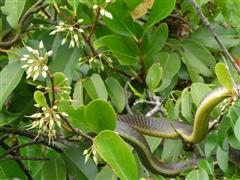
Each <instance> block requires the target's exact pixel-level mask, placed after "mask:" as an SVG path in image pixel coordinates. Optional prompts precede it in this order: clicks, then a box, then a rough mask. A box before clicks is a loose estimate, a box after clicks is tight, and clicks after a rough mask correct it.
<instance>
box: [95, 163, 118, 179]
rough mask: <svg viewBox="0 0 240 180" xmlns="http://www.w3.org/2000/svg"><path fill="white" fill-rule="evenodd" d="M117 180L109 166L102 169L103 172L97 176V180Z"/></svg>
mask: <svg viewBox="0 0 240 180" xmlns="http://www.w3.org/2000/svg"><path fill="white" fill-rule="evenodd" d="M105 179H107V180H117V179H118V178H117V176H116V175H115V173H114V172H113V170H112V168H111V167H110V166H109V165H106V166H105V167H103V168H102V169H101V171H100V172H99V173H98V174H97V176H96V178H95V180H105Z"/></svg>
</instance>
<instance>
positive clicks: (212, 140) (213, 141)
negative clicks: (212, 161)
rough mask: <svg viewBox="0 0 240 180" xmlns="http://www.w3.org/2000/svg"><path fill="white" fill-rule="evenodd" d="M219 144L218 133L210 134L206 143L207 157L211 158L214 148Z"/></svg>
mask: <svg viewBox="0 0 240 180" xmlns="http://www.w3.org/2000/svg"><path fill="white" fill-rule="evenodd" d="M217 145H218V137H217V135H216V134H210V135H209V136H208V138H207V141H206V144H205V148H204V151H205V154H206V157H207V158H209V157H210V156H211V154H212V152H213V150H214V149H216V147H217Z"/></svg>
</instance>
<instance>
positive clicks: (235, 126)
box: [234, 117, 240, 141]
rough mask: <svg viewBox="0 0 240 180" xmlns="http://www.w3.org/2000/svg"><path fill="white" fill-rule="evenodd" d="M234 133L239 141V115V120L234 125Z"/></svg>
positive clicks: (239, 118)
mask: <svg viewBox="0 0 240 180" xmlns="http://www.w3.org/2000/svg"><path fill="white" fill-rule="evenodd" d="M234 134H235V136H236V138H237V139H238V141H240V117H238V119H237V122H236V123H235V125H234Z"/></svg>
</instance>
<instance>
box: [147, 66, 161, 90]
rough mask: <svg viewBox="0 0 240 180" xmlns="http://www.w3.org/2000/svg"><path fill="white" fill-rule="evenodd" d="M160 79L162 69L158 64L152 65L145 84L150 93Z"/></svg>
mask: <svg viewBox="0 0 240 180" xmlns="http://www.w3.org/2000/svg"><path fill="white" fill-rule="evenodd" d="M161 78H162V67H161V65H160V64H159V63H154V64H153V65H152V66H151V67H150V68H149V70H148V73H147V77H146V83H147V86H148V88H149V89H150V90H151V91H154V89H156V88H157V86H158V85H159V83H160V81H161Z"/></svg>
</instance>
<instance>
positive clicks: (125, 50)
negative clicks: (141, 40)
mask: <svg viewBox="0 0 240 180" xmlns="http://www.w3.org/2000/svg"><path fill="white" fill-rule="evenodd" d="M103 46H106V47H108V48H109V49H110V51H111V52H112V53H113V55H114V56H115V57H116V58H117V60H118V61H119V63H120V64H121V65H132V64H135V63H136V62H137V55H138V49H137V46H136V44H135V43H133V42H132V40H131V39H129V38H123V37H120V36H117V35H108V36H104V37H101V38H100V39H97V40H96V41H94V47H95V48H97V49H98V48H100V47H103Z"/></svg>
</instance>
